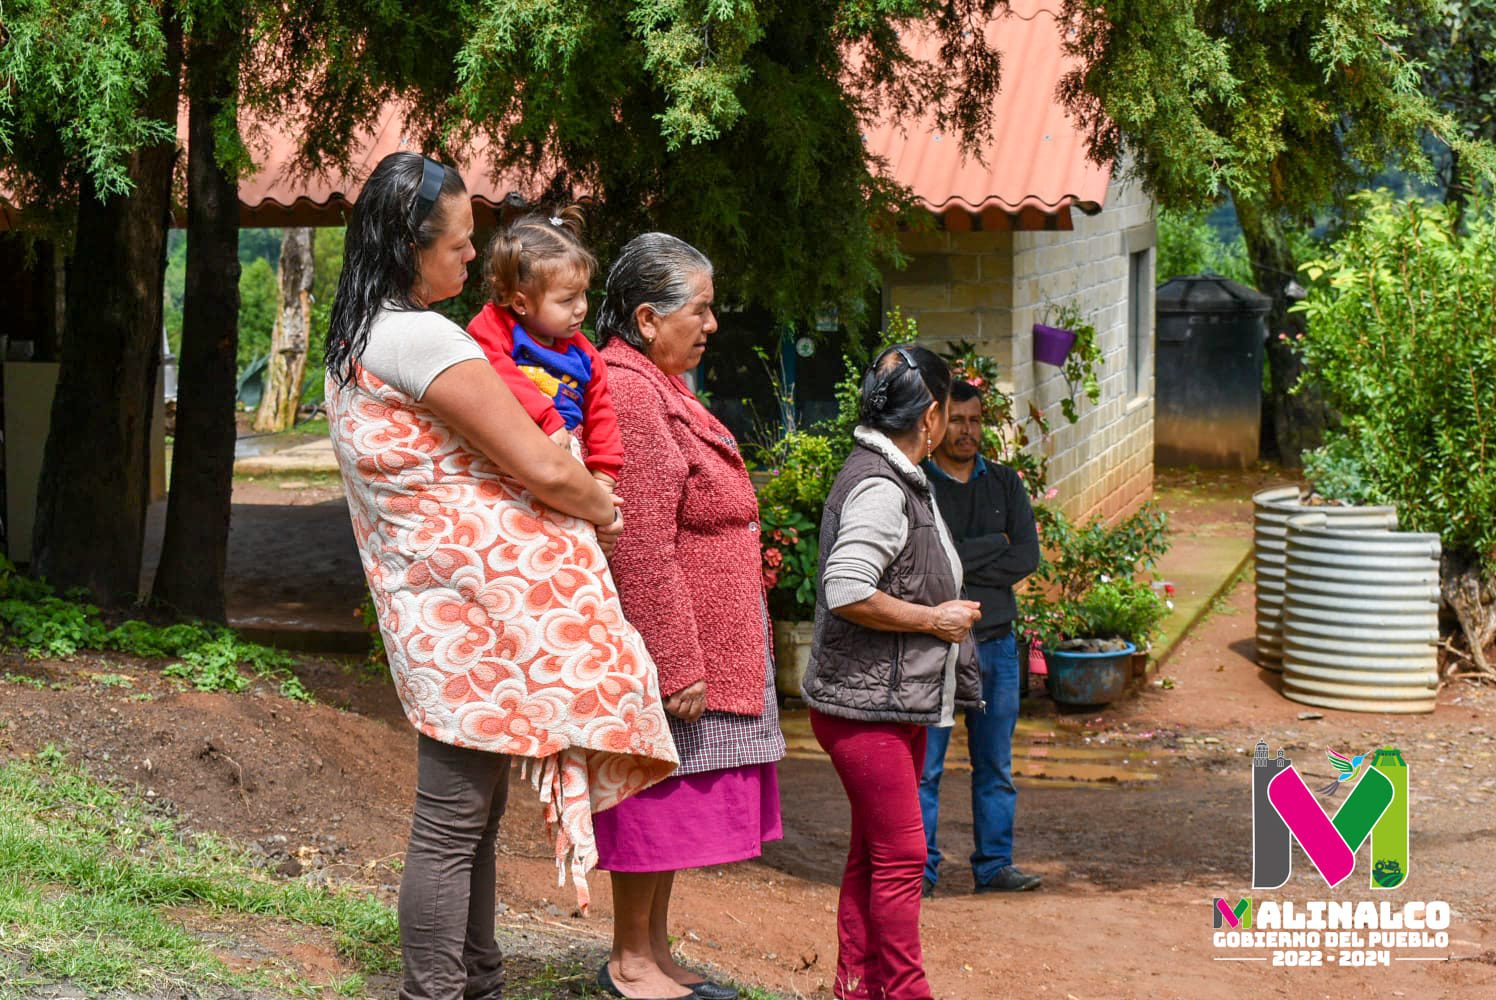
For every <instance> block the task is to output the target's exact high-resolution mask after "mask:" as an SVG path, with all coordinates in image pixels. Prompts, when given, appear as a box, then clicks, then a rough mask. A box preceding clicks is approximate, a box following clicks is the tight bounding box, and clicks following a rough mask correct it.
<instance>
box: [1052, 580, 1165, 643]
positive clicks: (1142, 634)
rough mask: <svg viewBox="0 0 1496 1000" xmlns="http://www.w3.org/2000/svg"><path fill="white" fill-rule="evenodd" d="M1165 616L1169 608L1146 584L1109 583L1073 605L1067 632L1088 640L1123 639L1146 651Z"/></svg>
mask: <svg viewBox="0 0 1496 1000" xmlns="http://www.w3.org/2000/svg"><path fill="white" fill-rule="evenodd" d="M1168 614H1169V608H1168V605H1166V604H1165V603H1164V601H1163V598H1161V597H1159V596H1158V594H1157V593H1156V592H1155V591H1154V589H1153V587H1152V586H1150V585H1149V584H1147V583H1143V582H1142V581H1140V580H1132V579H1119V580H1111V581H1109V582H1106V583H1099V584H1097V585H1096V586H1094V587H1092V588H1091V589H1090V591H1089V592H1087V594H1086V596H1085V597H1083V598H1082V599H1081V600H1080V602H1079V603H1078V604H1076V605H1075V612H1074V620H1073V621H1072V622H1070V623H1069V627H1068V631H1069V632H1070V634H1071V635H1073V636H1079V637H1085V638H1088V639H1124V640H1126V641H1127V642H1130V643H1132V644H1133V645H1134V646H1136V647H1137V648H1138V649H1147V648H1148V645H1149V644H1150V643H1151V642H1152V641H1153V640H1154V639H1155V638H1157V637H1158V634H1159V626H1160V625H1162V624H1163V620H1164V619H1165V618H1166V617H1168Z"/></svg>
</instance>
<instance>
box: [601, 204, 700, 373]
mask: <svg viewBox="0 0 1496 1000" xmlns="http://www.w3.org/2000/svg"><path fill="white" fill-rule="evenodd" d="M698 274H705V275H707V276H708V277H710V276H711V274H712V262H711V261H710V260H708V259H707V258H706V255H705V254H703V253H702V252H701V251H700V250H697V249H696V248H695V247H693V246H692V245H691V244H689V243H687V242H686V241H685V240H682V239H678V238H676V237H674V236H671V235H670V234H669V233H641V234H640V235H638V236H635V237H634V238H633V239H631V240H629V241H628V243H627V244H626V245H625V246H624V248H623V249H622V250H621V251H619V254H618V259H617V260H615V261H614V262H613V266H612V267H611V268H609V269H608V284H607V289H606V292H605V294H604V297H603V304H602V305H601V306H600V307H599V308H598V310H597V343H598V346H599V347H602V346H604V345H606V344H607V343H608V341H610V340H612V339H613V338H614V337H622V338H623V342H624V343H626V344H628V345H629V346H630V347H632V348H634V349H635V350H636V351H640V352H641V353H642V352H643V351H644V347H645V344H644V335H643V334H641V333H640V332H639V324H638V323H637V322H635V320H634V314H635V313H636V312H637V311H638V309H639V307H640V306H648V307H649V309H650V311H651V312H653V313H655V314H656V315H658V316H669V315H671V314H672V313H675V312H677V311H679V310H680V309H682V308H684V307H685V305H686V304H687V303H688V302H690V301H691V294H692V288H691V278H692V277H694V276H695V275H698Z"/></svg>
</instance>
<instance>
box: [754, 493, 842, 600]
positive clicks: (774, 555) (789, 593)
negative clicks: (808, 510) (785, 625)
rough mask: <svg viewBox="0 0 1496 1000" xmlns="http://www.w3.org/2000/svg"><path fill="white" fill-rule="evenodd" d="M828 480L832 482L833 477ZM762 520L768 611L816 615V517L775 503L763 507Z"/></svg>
mask: <svg viewBox="0 0 1496 1000" xmlns="http://www.w3.org/2000/svg"><path fill="white" fill-rule="evenodd" d="M832 475H833V476H834V475H835V473H834V472H833V473H832ZM826 482H827V485H828V486H829V485H830V482H831V480H830V479H827V480H826ZM817 515H819V510H818V511H817ZM817 519H818V516H817ZM759 521H760V524H761V527H762V532H763V538H762V544H763V553H764V555H763V559H764V565H763V574H764V586H765V587H767V588H768V590H769V614H770V615H772V616H773V617H774V618H777V619H779V620H780V621H805V620H808V619H810V618H812V617H814V615H815V609H816V576H817V574H819V572H820V563H821V540H820V529H819V527H818V526H817V524H816V520H815V519H812V518H811V516H809V515H807V514H805V513H802V512H801V511H798V510H793V509H791V508H788V507H784V506H777V505H775V506H767V507H762V508H760V510H759Z"/></svg>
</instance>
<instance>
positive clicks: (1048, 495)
mask: <svg viewBox="0 0 1496 1000" xmlns="http://www.w3.org/2000/svg"><path fill="white" fill-rule="evenodd" d="M1059 495H1060V490H1059V487H1056V486H1051V487H1050V488H1049V489H1047V490H1045V491H1044V499H1046V500H1053V499H1054V498H1055V497H1057V496H1059Z"/></svg>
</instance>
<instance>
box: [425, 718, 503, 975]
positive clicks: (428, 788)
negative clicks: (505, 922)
mask: <svg viewBox="0 0 1496 1000" xmlns="http://www.w3.org/2000/svg"><path fill="white" fill-rule="evenodd" d="M508 797H509V758H508V757H505V756H502V755H500V754H493V753H485V752H484V751H482V750H465V749H462V748H460V747H454V746H452V745H450V744H447V743H441V742H439V741H437V740H433V739H431V738H430V737H427V736H421V737H420V743H419V747H418V749H417V766H416V807H415V816H414V818H413V819H412V820H411V824H410V846H409V848H408V849H407V850H406V852H405V873H404V875H403V877H402V878H401V879H400V953H401V956H402V957H403V958H404V961H405V980H404V982H403V983H402V984H401V987H400V1000H462V998H466V1000H491V998H496V997H498V996H499V993H500V987H501V984H502V980H503V956H502V955H500V954H499V946H498V945H497V944H496V943H495V942H494V878H495V867H496V861H495V842H496V841H497V839H498V833H499V817H501V816H503V815H504V803H505V801H506V800H507V799H508Z"/></svg>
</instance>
